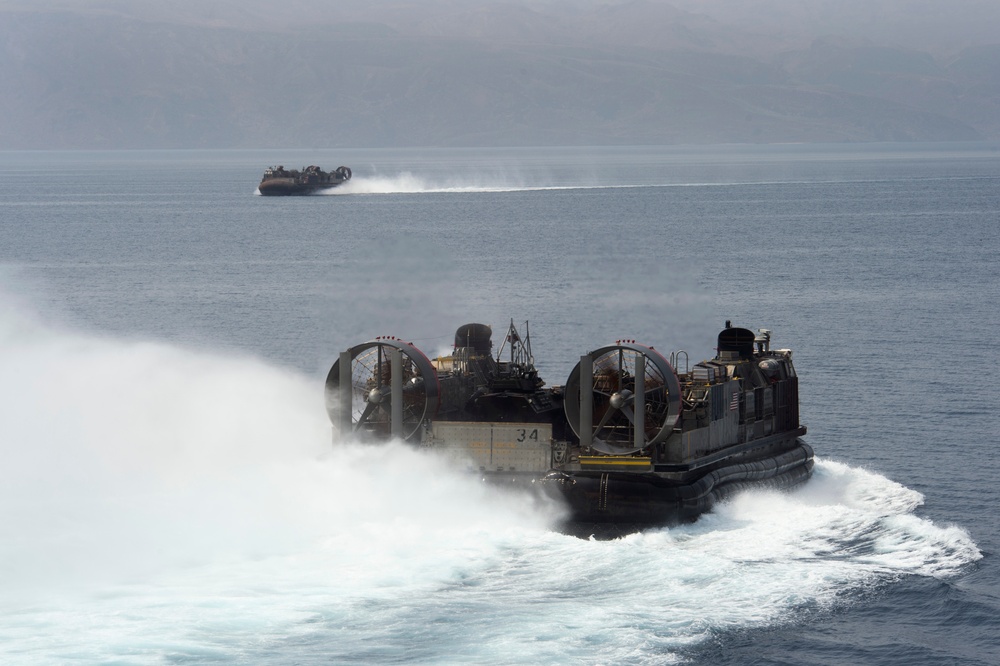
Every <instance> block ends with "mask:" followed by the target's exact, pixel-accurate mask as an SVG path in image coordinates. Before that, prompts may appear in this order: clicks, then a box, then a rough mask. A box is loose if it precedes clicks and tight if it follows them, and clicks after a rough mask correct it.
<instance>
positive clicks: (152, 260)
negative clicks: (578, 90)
mask: <svg viewBox="0 0 1000 666" xmlns="http://www.w3.org/2000/svg"><path fill="white" fill-rule="evenodd" d="M277 164H283V165H285V166H287V167H289V168H292V167H296V168H297V167H299V166H302V165H307V164H319V165H321V166H323V167H324V168H333V167H336V166H338V165H340V164H345V165H348V166H350V167H351V168H352V169H353V172H354V179H353V180H352V181H351V183H350V184H348V185H347V186H344V187H342V188H339V189H337V190H334V191H332V192H331V193H330V194H329V195H316V196H309V197H293V198H271V197H261V196H259V195H257V194H256V183H257V182H258V180H259V178H260V174H261V173H262V171H263V170H264V168H265V167H267V166H270V165H277ZM998 311H1000V145H997V144H968V145H966V144H961V145H959V144H935V145H926V144H922V145H902V144H900V145H888V144H887V145H877V146H852V145H822V146H800V145H794V146H792V145H790V146H769V147H765V146H759V147H742V146H719V147H676V148H578V149H565V148H563V149H551V148H544V149H543V148H536V149H527V148H525V149H510V150H405V151H403V150H398V151H391V150H371V151H366V150H345V151H338V152H332V151H308V152H307V151H295V150H289V151H284V152H276V151H243V152H236V151H233V152H217V151H204V152H201V151H181V152H169V151H163V152H93V153H90V152H73V153H59V152H26V153H0V662H3V663H12V664H13V663H16V664H53V663H61V664H72V663H114V664H185V663H192V664H202V663H246V664H349V663H362V664H546V663H547V664H566V663H579V664H671V663H685V664H750V663H755V664H829V665H838V666H839V665H844V666H847V665H854V664H906V665H907V666H915V665H924V664H926V665H935V666H936V665H939V664H983V665H986V664H997V663H1000V566H998V563H997V553H998V551H1000V502H998V499H1000V498H998V492H997V479H998V478H1000V463H998V453H997V451H998V448H1000V417H998V408H1000V389H998V380H997V368H998V367H1000V344H998V342H997V337H998V336H997V332H998V330H1000V315H998ZM511 319H513V320H514V321H515V322H517V323H518V324H521V323H522V322H524V321H529V322H530V331H531V339H532V345H533V351H534V356H535V359H536V364H537V365H538V367H539V370H540V373H541V375H542V377H543V378H545V379H546V381H547V382H548V383H550V384H563V383H564V382H565V380H566V377H567V376H568V374H569V372H570V370H571V369H572V367H573V365H574V364H575V362H576V360H578V359H579V356H580V354H582V353H585V352H586V351H588V350H590V349H594V348H596V347H599V346H602V345H605V344H608V343H611V342H613V341H614V340H616V339H620V338H634V339H636V340H638V341H640V342H643V343H645V344H650V345H654V346H656V347H657V348H658V349H661V350H667V351H673V350H678V349H683V350H686V351H687V352H688V353H689V355H690V357H691V359H692V362H694V361H697V360H700V359H702V358H709V357H711V356H712V355H713V354H714V352H713V349H712V348H713V346H714V344H715V336H716V335H717V333H718V331H719V330H720V328H721V327H722V326H723V324H724V322H725V321H726V320H727V319H729V320H732V321H733V322H734V324H737V325H744V326H747V327H750V328H761V327H763V328H768V329H770V330H771V331H772V342H773V344H774V345H775V346H776V347H778V348H790V349H793V350H794V358H795V362H796V369H797V370H798V374H799V377H800V393H801V401H802V404H801V413H802V420H803V422H804V423H805V424H806V425H807V426H808V428H809V434H808V435H807V439H808V441H809V442H810V443H811V444H812V446H813V447H814V448H815V450H816V454H817V465H816V470H815V474H814V477H813V478H812V479H811V480H810V481H809V482H808V483H807V484H805V485H804V486H802V487H801V488H799V489H797V490H796V491H794V492H791V493H789V494H781V493H776V492H768V491H757V492H747V493H744V494H742V495H739V496H737V497H735V498H734V499H732V500H731V501H729V502H727V503H726V504H724V505H721V506H719V507H717V508H716V509H715V510H714V511H713V512H711V513H709V514H706V515H704V516H703V517H701V518H700V519H699V520H698V521H697V522H695V523H692V524H689V525H684V526H680V527H674V528H670V529H650V530H647V531H645V532H643V533H640V534H634V535H631V536H628V537H625V538H622V539H618V540H612V541H593V540H583V539H577V538H573V537H569V536H565V535H562V534H559V533H557V532H555V531H553V530H552V529H551V526H552V525H553V524H554V522H555V520H556V519H557V518H558V515H559V507H557V506H545V505H541V506H540V505H538V504H535V503H533V502H531V501H529V500H528V499H527V498H524V497H520V496H517V495H509V494H502V493H499V492H497V491H496V490H494V489H491V488H488V487H484V486H483V485H482V484H480V483H478V482H477V481H475V480H474V479H470V478H468V477H465V476H462V475H461V474H458V473H456V472H454V471H452V470H451V469H450V468H448V467H447V466H446V465H445V464H443V463H442V462H441V461H440V460H437V459H435V458H434V457H433V456H431V455H427V454H425V453H421V452H418V451H415V450H412V449H409V448H407V447H405V446H403V445H400V444H389V445H383V446H362V445H358V444H355V443H351V442H344V441H332V437H331V431H330V426H329V423H328V422H327V417H326V413H325V410H324V405H323V388H322V385H323V378H324V377H325V374H326V372H327V371H328V369H329V367H330V365H331V364H332V363H333V361H334V360H335V359H336V357H337V354H338V353H339V352H340V351H341V350H343V349H346V348H347V347H349V346H351V345H354V344H357V343H360V342H363V341H365V340H369V339H371V338H373V337H375V336H378V335H396V336H399V337H401V338H404V339H407V340H410V341H412V342H413V343H414V344H415V345H417V346H418V347H420V348H421V349H423V350H424V351H425V352H427V353H428V354H436V353H438V352H440V351H441V350H445V349H448V348H449V346H450V344H451V340H452V337H453V334H454V330H455V329H456V328H457V327H458V326H459V325H461V324H465V323H468V322H484V323H489V324H492V325H493V326H494V329H495V330H496V329H497V328H499V329H501V330H502V329H503V328H504V327H505V326H506V325H507V323H508V322H509V321H510V320H511Z"/></svg>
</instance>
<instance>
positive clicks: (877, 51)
mask: <svg viewBox="0 0 1000 666" xmlns="http://www.w3.org/2000/svg"><path fill="white" fill-rule="evenodd" d="M970 1H971V0H970ZM928 2H929V0H928ZM133 4H137V5H140V6H138V7H130V6H129V4H128V3H118V2H113V1H111V0H89V1H88V0H76V1H72V2H71V1H69V0H65V1H64V2H59V1H58V0H53V1H51V2H42V3H35V2H32V3H24V2H12V1H9V0H0V46H2V60H3V67H0V90H2V91H3V92H2V94H0V149H55V148H186V147H217V148H234V147H256V148H266V147H310V148H328V147H338V146H366V147H378V146H432V145H433V146H460V145H483V146H486V145H491V146H493V145H595V144H668V143H719V142H726V143H728V142H831V141H952V140H977V139H1000V45H998V44H992V45H991V44H989V43H981V44H969V45H968V46H967V47H962V48H959V49H958V50H947V49H948V48H952V47H953V46H954V45H953V44H951V42H950V41H949V40H944V39H941V40H939V41H938V43H936V44H935V45H934V50H933V51H932V50H925V49H923V48H921V46H920V45H919V44H912V43H899V40H898V39H897V40H889V39H886V40H885V41H884V42H883V43H878V42H874V41H872V39H871V37H869V36H863V37H858V36H856V35H836V34H833V35H830V34H826V35H824V34H820V33H819V32H817V33H816V34H810V33H809V32H808V31H806V30H805V29H804V28H803V27H802V26H808V25H809V24H810V23H809V17H808V16H805V17H803V16H797V17H793V18H794V19H795V20H794V21H792V22H791V23H786V24H781V25H779V24H778V23H773V24H768V23H767V22H765V21H758V22H753V21H750V20H749V19H747V20H745V22H744V24H743V25H742V26H740V25H739V24H734V23H732V22H726V21H725V20H722V19H723V18H724V17H722V18H720V17H719V16H710V15H708V14H703V13H698V11H696V9H697V8H698V7H699V6H700V5H699V3H695V2H693V1H692V0H678V2H675V3H664V2H653V1H651V0H648V1H643V0H637V1H635V2H618V3H598V2H587V1H586V0H580V1H579V2H569V1H566V2H560V1H559V0H548V1H546V0H535V1H534V2H496V3H490V2H482V3H473V2H469V1H462V2H460V1H458V0H454V1H452V0H439V1H437V2H435V1H434V0H428V2H426V3H419V4H418V3H412V2H390V1H388V0H381V1H380V0H370V1H369V2H366V3H353V2H350V1H348V0H345V2H344V3H343V4H338V3H318V2H302V1H300V0H287V1H286V2H281V3H263V2H260V1H259V0H245V1H241V2H237V1H235V0H220V1H219V2H213V3H201V2H199V3H195V2H191V1H189V0H172V1H171V0H164V1H163V2H159V3H155V4H154V3H148V5H147V3H133ZM758 4H759V5H760V6H762V7H763V6H765V5H768V6H772V7H774V6H777V5H781V0H760V2H759V3H758ZM786 4H787V3H786ZM890 4H891V3H890ZM896 4H899V0H896ZM929 4H935V3H933V2H929ZM997 4H1000V3H997ZM851 5H852V6H853V7H855V9H852V11H861V10H860V9H857V7H859V6H860V5H854V3H851ZM834 23H835V22H832V20H824V21H818V25H821V26H822V27H824V28H825V27H829V26H830V25H833V24H834ZM866 27H867V28H869V31H868V32H872V31H871V30H870V28H871V26H870V25H866ZM908 34H915V35H917V36H916V37H913V39H917V40H919V39H920V37H919V34H920V33H919V30H917V29H916V28H912V27H911V29H910V33H908ZM952 41H954V40H952ZM959 41H960V40H959ZM998 41H1000V38H998Z"/></svg>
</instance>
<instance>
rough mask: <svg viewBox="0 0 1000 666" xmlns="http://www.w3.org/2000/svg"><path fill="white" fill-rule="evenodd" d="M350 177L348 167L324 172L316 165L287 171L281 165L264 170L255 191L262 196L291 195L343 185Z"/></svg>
mask: <svg viewBox="0 0 1000 666" xmlns="http://www.w3.org/2000/svg"><path fill="white" fill-rule="evenodd" d="M350 179H351V170H350V168H349V167H345V166H342V167H337V169H336V170H334V171H330V172H326V171H323V170H322V169H320V168H319V167H318V166H315V165H314V166H309V167H305V168H303V169H302V170H301V171H299V170H292V171H288V170H286V169H285V167H283V166H278V167H271V168H269V169H267V170H266V171H265V172H264V177H263V178H261V181H260V184H259V185H258V186H257V191H258V192H260V193H261V194H262V195H263V196H293V195H303V194H312V193H314V192H319V191H321V190H328V189H331V188H334V187H337V186H339V185H343V184H344V183H346V182H347V181H349V180H350Z"/></svg>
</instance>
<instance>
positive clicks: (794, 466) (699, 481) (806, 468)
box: [541, 439, 813, 533]
mask: <svg viewBox="0 0 1000 666" xmlns="http://www.w3.org/2000/svg"><path fill="white" fill-rule="evenodd" d="M812 468H813V450H812V447H810V446H809V445H808V444H807V443H806V442H804V441H802V440H801V439H796V440H795V442H794V444H793V447H792V448H791V449H788V450H785V451H783V452H782V453H778V454H776V455H767V456H764V457H751V458H744V457H740V458H736V459H735V460H727V461H724V462H722V463H720V464H718V465H717V466H715V467H714V468H712V469H707V470H700V471H696V472H692V473H688V474H686V475H671V474H670V473H659V472H650V473H648V474H635V473H627V472H626V473H623V472H614V471H610V470H609V471H580V472H573V473H566V472H561V471H553V472H551V473H549V474H548V475H546V476H545V477H544V478H543V479H542V480H541V484H542V487H543V489H544V491H545V493H546V494H547V495H548V496H550V497H555V498H558V499H560V500H562V501H564V502H565V503H566V505H567V506H568V508H569V515H568V516H567V518H566V521H565V524H564V529H566V530H568V531H571V532H574V533H576V532H580V531H583V532H598V533H601V532H604V531H606V529H607V528H608V526H609V525H610V526H615V529H616V530H621V529H622V528H623V526H627V528H625V530H626V532H627V531H634V529H636V528H641V527H644V526H651V525H676V524H680V523H685V522H690V521H693V520H695V519H696V518H697V517H698V516H700V515H701V514H703V513H705V512H707V511H710V510H711V509H712V507H713V506H714V505H715V504H716V503H717V502H719V501H722V500H724V499H725V498H727V497H729V496H730V495H732V494H733V493H735V492H738V491H741V490H745V489H747V488H769V489H779V490H786V489H789V488H793V487H795V486H797V485H799V484H801V483H803V482H805V481H806V480H808V479H809V477H810V476H811V474H812Z"/></svg>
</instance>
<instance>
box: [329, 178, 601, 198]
mask: <svg viewBox="0 0 1000 666" xmlns="http://www.w3.org/2000/svg"><path fill="white" fill-rule="evenodd" d="M607 187H609V186H607V185H529V184H527V183H524V182H516V181H513V180H507V179H503V178H495V177H493V178H468V177H465V178H461V177H456V178H446V179H439V180H436V179H432V178H424V177H421V176H416V175H414V174H412V173H402V174H399V175H395V176H364V177H355V178H354V179H352V180H351V181H350V182H348V183H345V184H344V185H341V186H340V187H336V188H333V189H329V190H324V191H323V192H322V193H321V194H324V195H334V196H335V195H347V194H435V193H458V194H464V193H473V192H532V191H547V190H582V189H604V188H607ZM610 187H613V186H610Z"/></svg>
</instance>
